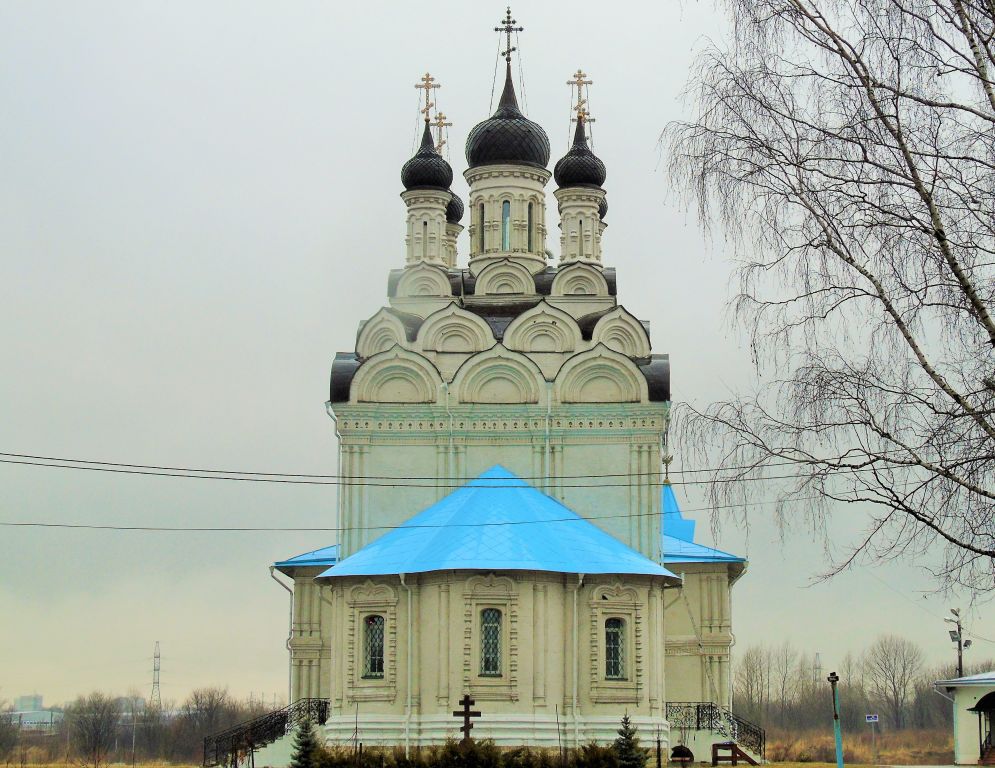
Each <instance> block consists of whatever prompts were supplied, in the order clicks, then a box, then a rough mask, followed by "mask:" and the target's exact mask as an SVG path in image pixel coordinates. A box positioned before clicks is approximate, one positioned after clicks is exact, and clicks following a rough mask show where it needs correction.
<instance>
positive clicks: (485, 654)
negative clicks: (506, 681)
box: [480, 608, 501, 677]
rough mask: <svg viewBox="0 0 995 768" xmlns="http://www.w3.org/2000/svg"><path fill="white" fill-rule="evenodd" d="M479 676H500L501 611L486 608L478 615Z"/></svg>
mask: <svg viewBox="0 0 995 768" xmlns="http://www.w3.org/2000/svg"><path fill="white" fill-rule="evenodd" d="M480 674H481V675H482V676H489V677H500V675H501V611H499V610H497V608H486V609H485V610H483V611H482V612H481V614H480Z"/></svg>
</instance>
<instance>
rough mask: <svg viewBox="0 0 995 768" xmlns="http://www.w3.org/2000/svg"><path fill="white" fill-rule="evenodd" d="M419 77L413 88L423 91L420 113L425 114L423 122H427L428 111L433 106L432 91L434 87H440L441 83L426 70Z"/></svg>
mask: <svg viewBox="0 0 995 768" xmlns="http://www.w3.org/2000/svg"><path fill="white" fill-rule="evenodd" d="M419 79H420V81H421V82H418V83H415V88H417V89H418V90H420V91H422V90H423V91H425V106H424V107H423V108H422V110H421V113H422V114H423V115H425V122H426V123H427V122H428V120H429V117H428V113H429V111H430V110H431V109H432V107H434V106H435V103H434V102H433V101H432V91H433V90H435V89H436V88H441V87H442V84H441V83H437V82H435V78H434V77H432V76H431V75H430V74H429V73H428V72H426V73H425V74H424V75H422V76H421V78H419Z"/></svg>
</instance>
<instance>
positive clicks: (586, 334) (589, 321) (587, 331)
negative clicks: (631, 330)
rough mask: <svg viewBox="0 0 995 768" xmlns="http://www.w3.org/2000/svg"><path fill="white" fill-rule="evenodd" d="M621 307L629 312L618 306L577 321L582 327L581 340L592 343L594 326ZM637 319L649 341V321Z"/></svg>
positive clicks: (593, 313) (585, 316)
mask: <svg viewBox="0 0 995 768" xmlns="http://www.w3.org/2000/svg"><path fill="white" fill-rule="evenodd" d="M619 307H621V308H622V309H624V310H625V311H626V312H629V310H627V309H625V307H623V306H622V305H621V304H616V305H615V306H614V307H611V308H610V309H603V310H601V311H600V312H592V313H591V314H589V315H584V316H583V317H581V318H579V319H578V320H577V325H579V326H580V335H581V338H583V339H586V340H588V341H590V340H591V337H592V336H593V335H594V326H596V325H597V324H598V321H599V320H600V319H601V318H602V317H604V316H605V315H607V314H608V313H609V312H614V311H615V310H616V309H618V308H619ZM629 314H630V315H631V314H632V313H631V312H629ZM633 317H635V315H633ZM635 319H636V322H638V323H639V324H640V325H641V326H642V327H643V330H644V331H646V338H647V339H649V338H650V324H649V320H640V319H639V318H638V317H635Z"/></svg>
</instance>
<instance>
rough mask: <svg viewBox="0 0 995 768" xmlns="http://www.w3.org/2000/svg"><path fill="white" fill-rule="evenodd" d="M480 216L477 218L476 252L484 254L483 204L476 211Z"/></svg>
mask: <svg viewBox="0 0 995 768" xmlns="http://www.w3.org/2000/svg"><path fill="white" fill-rule="evenodd" d="M478 210H479V212H480V214H479V216H477V230H478V232H477V250H478V251H479V252H480V253H483V252H484V204H483V203H481V204H480V208H479V209H478Z"/></svg>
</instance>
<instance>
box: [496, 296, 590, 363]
mask: <svg viewBox="0 0 995 768" xmlns="http://www.w3.org/2000/svg"><path fill="white" fill-rule="evenodd" d="M582 343H583V341H582V339H581V333H580V327H579V326H578V325H577V321H576V320H574V318H573V317H572V316H570V315H568V314H567V313H566V312H564V311H563V310H562V309H557V308H556V307H554V306H552V305H550V304H548V303H546V302H545V301H541V302H539V303H538V304H536V305H535V306H534V307H533V308H532V309H529V310H528V311H526V312H523V313H522V314H521V315H519V316H518V317H516V318H515V319H514V320H512V321H511V325H509V326H508V328H507V330H505V332H504V345H505V346H506V347H507V348H508V349H513V350H516V351H518V352H573V351H575V350H576V349H578V348H579V347H580V346H581V344H582Z"/></svg>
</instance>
